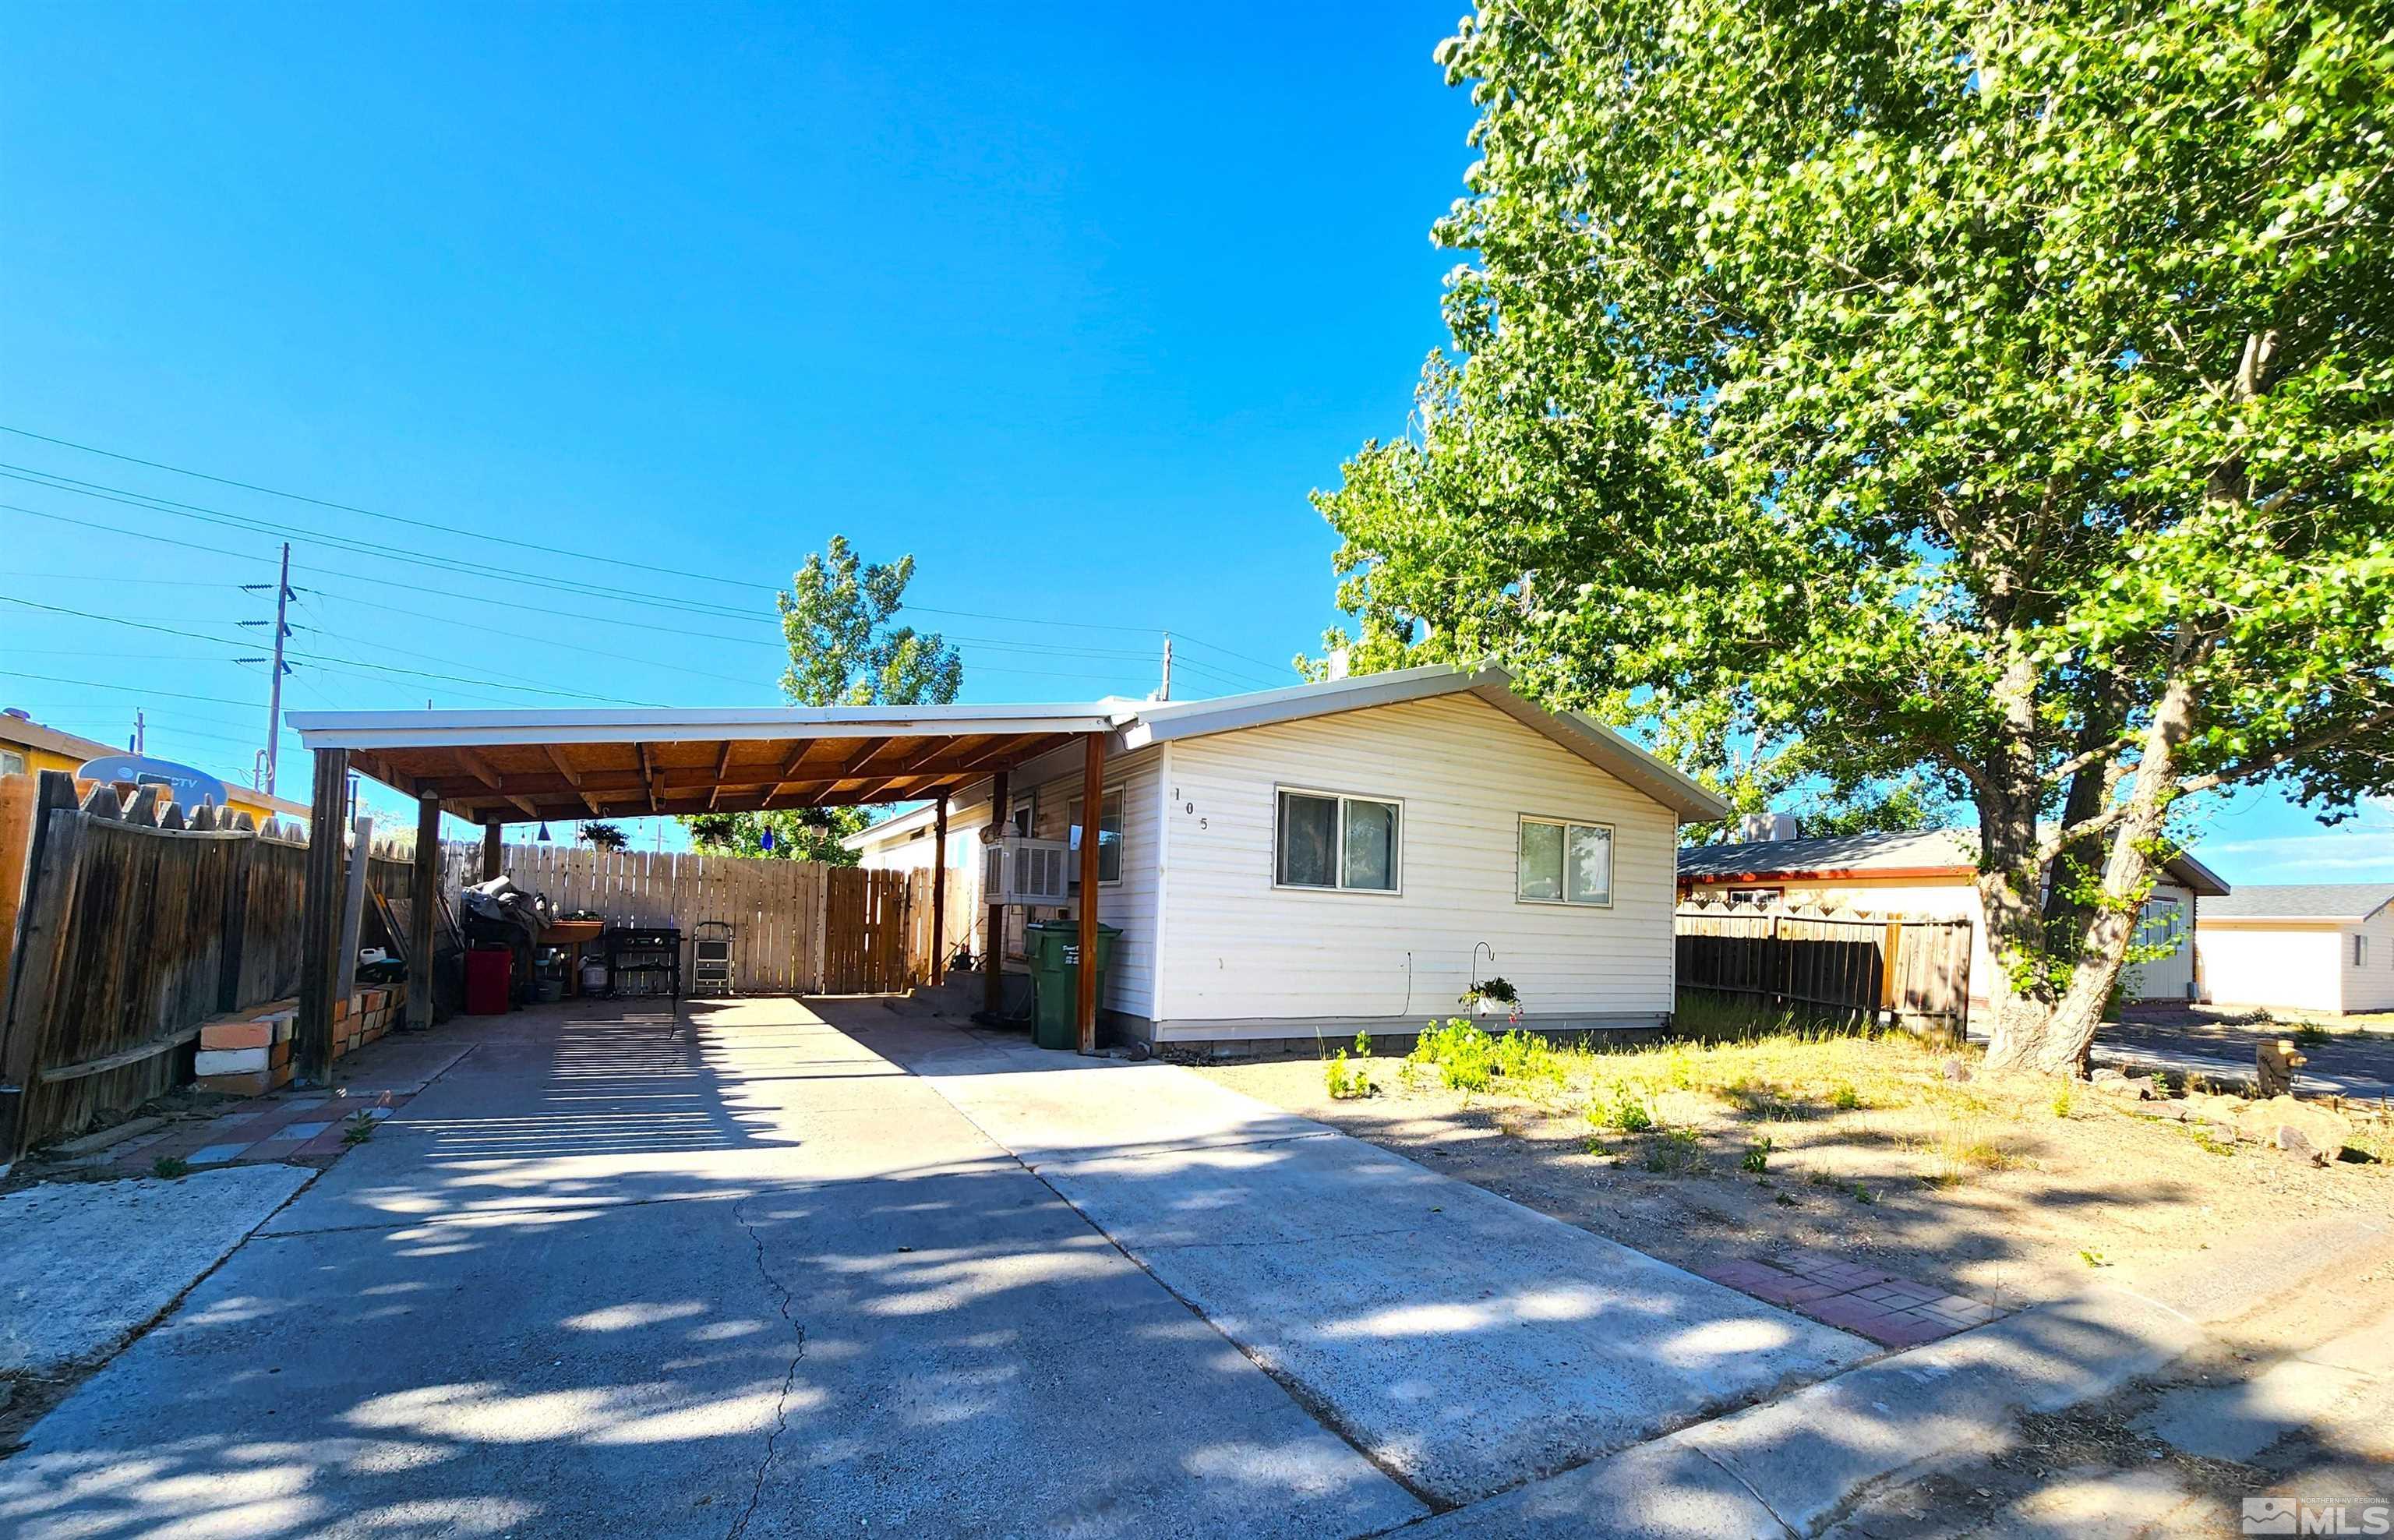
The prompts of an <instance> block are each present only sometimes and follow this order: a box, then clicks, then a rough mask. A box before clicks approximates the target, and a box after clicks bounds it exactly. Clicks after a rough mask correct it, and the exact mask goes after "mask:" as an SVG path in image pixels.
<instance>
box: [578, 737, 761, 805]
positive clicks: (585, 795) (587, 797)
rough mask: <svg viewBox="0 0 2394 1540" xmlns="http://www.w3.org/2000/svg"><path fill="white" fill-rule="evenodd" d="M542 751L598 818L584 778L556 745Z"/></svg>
mask: <svg viewBox="0 0 2394 1540" xmlns="http://www.w3.org/2000/svg"><path fill="white" fill-rule="evenodd" d="M723 746H724V751H725V752H726V753H729V752H730V748H731V745H730V744H725V745H723ZM540 749H541V752H542V753H543V754H545V755H546V756H547V757H548V762H549V763H550V764H552V765H554V766H556V767H557V773H558V774H559V775H561V776H563V777H564V778H565V783H566V784H567V785H569V786H572V788H573V790H574V792H575V794H576V795H578V796H580V797H581V798H582V805H583V806H584V807H585V808H588V809H590V816H591V817H593V818H597V817H599V799H598V798H597V797H595V796H591V795H590V794H589V793H588V792H587V791H585V790H584V789H583V786H582V777H581V776H580V775H579V774H578V773H576V772H575V770H574V769H573V767H572V765H569V764H567V763H566V762H565V756H563V755H562V754H559V753H558V752H557V745H556V744H541V746H540Z"/></svg>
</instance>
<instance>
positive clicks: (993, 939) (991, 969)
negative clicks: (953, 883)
mask: <svg viewBox="0 0 2394 1540" xmlns="http://www.w3.org/2000/svg"><path fill="white" fill-rule="evenodd" d="M1006 792H1007V788H1006V771H1004V770H999V771H998V772H997V773H995V774H994V775H992V776H991V777H990V778H989V837H990V838H993V839H1003V838H1005V837H1006V833H1007V823H1006V819H1007V818H1008V816H1009V815H1010V814H1011V813H1012V812H1013V810H1014V809H1013V808H1012V807H1011V805H1010V802H1011V799H1010V798H1009V797H1008V796H1007V795H1006ZM989 898H990V902H989V908H988V911H987V912H986V913H985V914H984V915H982V916H981V919H982V923H983V925H984V926H985V927H986V928H987V934H986V935H984V936H983V937H982V938H981V947H980V950H981V959H980V969H981V985H980V989H981V995H980V1004H981V1009H982V1010H983V1011H984V1012H986V1013H987V1014H988V1015H989V1016H990V1017H992V1018H993V1019H994V1018H996V1017H998V1016H1000V1015H1003V1014H1004V1012H1005V1010H1006V981H1005V977H1004V975H1005V971H1006V905H1004V904H1002V903H999V902H996V899H995V897H994V895H990V896H989Z"/></svg>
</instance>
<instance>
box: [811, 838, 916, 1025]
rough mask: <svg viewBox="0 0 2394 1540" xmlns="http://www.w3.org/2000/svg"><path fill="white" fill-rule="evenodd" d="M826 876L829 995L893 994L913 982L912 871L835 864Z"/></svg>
mask: <svg viewBox="0 0 2394 1540" xmlns="http://www.w3.org/2000/svg"><path fill="white" fill-rule="evenodd" d="M825 875H826V876H827V877H828V878H829V879H830V888H829V889H828V891H827V892H826V893H825V895H824V901H825V902H824V909H823V993H824V994H891V993H894V992H896V991H898V990H902V989H906V988H908V987H910V986H911V985H913V984H914V981H915V980H914V958H913V956H912V955H910V952H911V949H910V948H909V947H908V946H907V944H906V943H907V941H908V939H909V936H910V933H911V930H912V928H911V927H910V926H909V925H908V924H907V914H908V910H909V909H910V907H911V900H912V899H913V896H914V884H913V883H912V882H910V881H909V880H908V878H909V876H910V875H911V874H909V873H905V872H869V871H866V870H864V869H863V868H862V867H857V866H835V867H832V868H830V869H829V870H828V871H827V872H826V874H825Z"/></svg>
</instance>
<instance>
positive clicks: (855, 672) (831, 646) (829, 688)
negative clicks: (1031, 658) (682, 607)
mask: <svg viewBox="0 0 2394 1540" xmlns="http://www.w3.org/2000/svg"><path fill="white" fill-rule="evenodd" d="M913 578H914V558H913V557H911V556H901V557H900V558H899V559H897V560H896V561H893V562H890V563H888V565H886V566H885V565H882V564H880V563H878V562H875V563H874V564H873V565H871V566H867V565H865V564H864V563H863V561H862V559H860V558H859V557H858V556H857V554H856V551H855V549H854V548H853V547H852V546H849V545H848V538H847V536H845V535H838V534H835V535H833V536H832V537H831V544H830V546H828V547H826V548H825V549H824V550H822V551H821V552H819V553H816V554H813V555H809V557H808V558H807V559H806V563H805V565H803V566H801V567H800V568H799V569H798V570H797V571H796V573H792V574H791V576H790V586H789V588H788V589H787V590H786V591H784V592H783V593H780V594H777V595H775V596H774V599H773V602H774V605H775V607H776V608H777V609H778V610H779V611H780V612H781V616H782V637H783V640H784V641H785V642H787V643H788V645H789V649H790V666H789V667H788V668H787V669H786V670H785V671H784V672H783V675H782V693H783V695H784V696H786V697H788V699H789V701H790V703H791V704H794V705H924V704H937V705H946V704H950V703H952V702H954V700H955V698H956V691H959V690H961V689H963V688H964V681H965V670H964V659H963V657H962V655H961V654H959V653H958V652H956V650H955V649H954V647H951V646H949V645H948V643H947V642H946V641H945V640H944V639H942V638H940V636H939V634H938V633H936V632H919V631H916V630H915V629H914V627H913V626H911V625H891V624H890V617H891V616H893V615H895V614H896V613H897V612H899V611H900V610H901V609H902V608H904V606H905V602H906V585H907V584H908V583H909V582H911V581H912V580H913Z"/></svg>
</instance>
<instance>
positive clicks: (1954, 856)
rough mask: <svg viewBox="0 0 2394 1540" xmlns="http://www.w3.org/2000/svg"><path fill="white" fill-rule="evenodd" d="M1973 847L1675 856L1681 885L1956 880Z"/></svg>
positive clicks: (1857, 839) (2220, 889)
mask: <svg viewBox="0 0 2394 1540" xmlns="http://www.w3.org/2000/svg"><path fill="white" fill-rule="evenodd" d="M1978 848H1979V841H1978V836H1975V835H1972V834H1969V833H1967V832H1966V831H1964V830H1960V829H1920V830H1911V831H1905V832H1901V833H1897V834H1876V835H1822V836H1818V837H1816V838H1812V839H1758V840H1753V841H1750V842H1748V843H1746V844H1743V845H1694V846H1690V847H1689V848H1687V849H1683V850H1681V851H1680V852H1679V876H1680V878H1681V880H1683V881H1703V880H1713V881H1756V882H1759V881H1764V880H1767V879H1771V878H1778V879H1782V880H1784V879H1787V878H1791V877H1802V878H1813V879H1820V878H1835V877H1847V876H1873V877H1940V876H1959V875H1966V874H1968V873H1970V872H1972V871H1975V870H1976V869H1977V867H1976V862H1977V852H1978ZM2164 870H2166V871H2167V872H2168V873H2169V875H2171V876H2172V877H2173V878H2175V879H2176V880H2177V881H2178V882H2179V883H2182V884H2183V885H2185V887H2186V888H2189V889H2190V890H2191V891H2192V892H2194V893H2195V894H2197V895H2199V896H2201V897H2203V898H2206V899H2214V900H2216V899H2217V898H2218V897H2219V896H2220V895H2222V894H2225V893H2226V892H2227V891H2228V884H2227V883H2226V882H2225V881H2223V880H2222V879H2221V878H2220V875H2219V874H2218V873H2216V872H2214V871H2213V870H2212V869H2211V868H2210V867H2208V866H2205V865H2204V864H2203V862H2199V861H2197V860H2195V859H2194V858H2193V857H2192V856H2190V855H2186V854H2183V853H2181V854H2179V855H2177V856H2174V857H2172V858H2171V859H2170V860H2169V861H2168V862H2166V863H2165V864H2164ZM2216 912H2217V911H2216V908H2205V909H2204V911H2203V913H2204V914H2205V915H2211V914H2215V913H2216Z"/></svg>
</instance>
